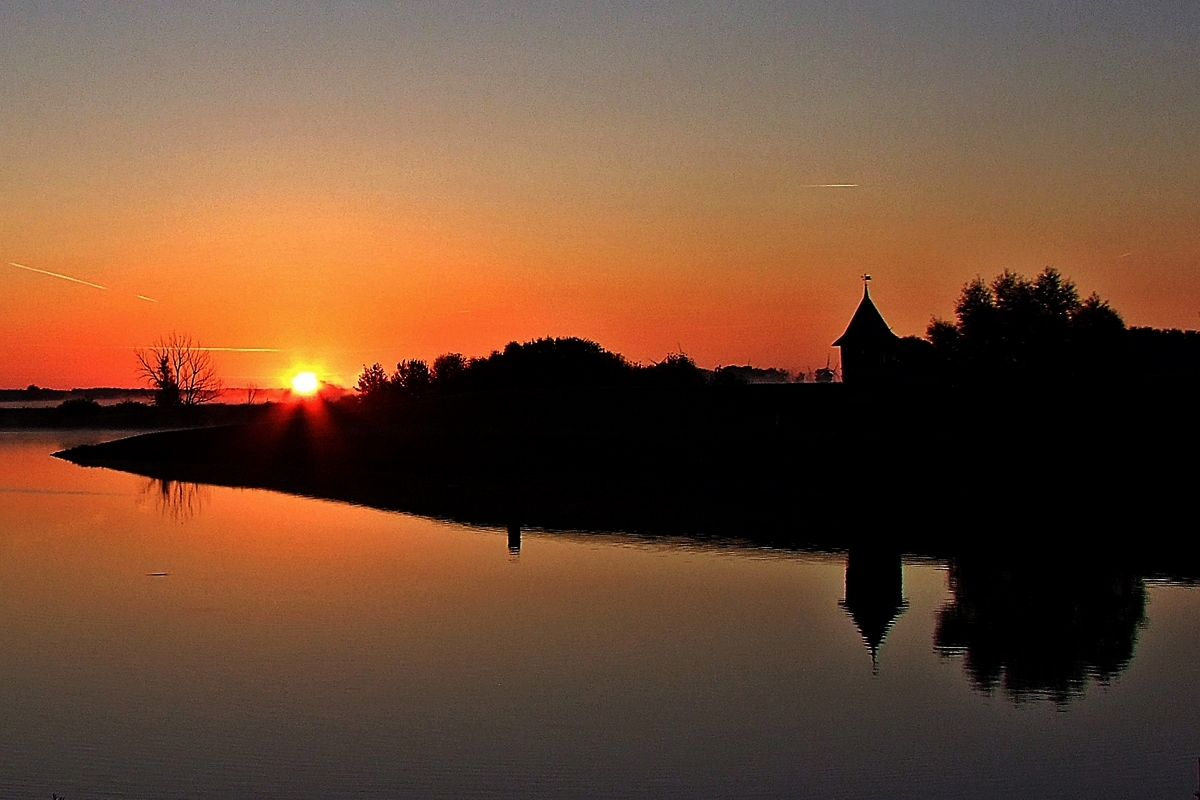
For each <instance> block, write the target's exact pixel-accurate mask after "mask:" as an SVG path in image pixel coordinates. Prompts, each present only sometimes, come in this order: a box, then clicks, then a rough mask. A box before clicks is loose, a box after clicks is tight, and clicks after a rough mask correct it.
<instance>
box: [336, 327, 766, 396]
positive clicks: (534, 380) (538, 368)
mask: <svg viewBox="0 0 1200 800" xmlns="http://www.w3.org/2000/svg"><path fill="white" fill-rule="evenodd" d="M746 370H749V371H751V372H752V373H753V374H754V375H755V377H757V378H760V380H758V381H755V382H768V381H766V380H765V379H762V378H763V376H767V377H770V378H773V379H776V380H778V379H782V380H786V379H787V378H788V374H787V373H786V372H783V371H782V370H765V369H755V368H753V367H736V368H725V371H724V372H722V371H717V372H716V373H714V372H709V371H708V370H705V369H702V368H701V367H698V366H697V365H696V362H694V361H693V360H692V359H691V358H689V357H688V356H687V355H686V354H684V353H672V354H670V355H668V356H667V357H666V358H664V359H663V360H662V361H658V362H656V363H653V364H650V365H648V366H641V365H637V364H631V363H630V362H629V361H627V360H626V359H625V357H624V356H622V355H620V354H618V353H613V352H611V351H609V350H606V349H604V348H603V347H601V346H600V345H599V344H597V343H596V342H593V341H590V340H588V339H580V338H576V337H567V338H557V339H556V338H544V339H535V340H533V341H530V342H524V343H521V342H509V343H508V344H507V345H505V347H504V349H503V350H497V351H494V352H492V353H491V354H490V355H488V356H484V357H482V358H471V359H467V358H464V357H463V355H462V354H461V353H446V354H444V355H441V356H438V357H437V358H436V359H434V362H433V367H432V368H430V367H429V366H428V365H426V363H425V362H424V361H419V360H411V361H401V362H400V363H399V364H397V365H396V371H395V372H394V373H392V374H391V375H388V374H387V372H386V371H385V370H384V368H383V367H382V366H381V365H380V364H372V365H371V366H369V367H364V368H363V371H362V373H361V374H360V375H359V377H358V384H357V386H356V388H357V389H358V392H359V395H360V396H361V397H363V398H364V399H366V400H367V401H368V402H369V403H376V402H394V401H403V400H405V399H408V398H416V397H422V396H424V395H427V394H432V395H449V394H459V393H463V392H479V391H498V390H512V389H536V388H580V387H602V386H606V387H612V386H675V387H693V388H698V387H702V386H707V385H709V384H713V383H717V384H720V383H745V382H746V381H745V380H744V379H742V378H741V377H740V375H739V371H746Z"/></svg>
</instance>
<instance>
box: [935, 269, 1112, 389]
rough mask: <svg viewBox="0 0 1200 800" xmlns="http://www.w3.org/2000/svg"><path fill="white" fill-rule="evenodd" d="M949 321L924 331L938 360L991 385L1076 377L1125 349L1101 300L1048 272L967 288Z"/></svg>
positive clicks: (981, 282)
mask: <svg viewBox="0 0 1200 800" xmlns="http://www.w3.org/2000/svg"><path fill="white" fill-rule="evenodd" d="M954 312H955V318H956V319H955V321H953V322H950V321H947V320H941V319H934V320H933V321H932V322H931V323H930V324H929V327H928V329H927V330H926V338H927V339H928V340H929V342H930V343H932V344H933V347H934V350H935V351H936V353H937V355H938V356H939V358H940V359H941V360H942V362H943V363H945V364H947V365H949V366H950V367H951V368H952V369H953V370H955V371H957V372H958V373H960V374H966V375H969V376H973V377H984V376H987V377H995V378H1039V379H1047V378H1052V377H1056V378H1066V377H1081V376H1082V375H1083V374H1090V373H1094V372H1095V371H1097V370H1098V369H1102V368H1103V367H1104V365H1105V364H1106V363H1108V362H1109V360H1110V359H1111V358H1113V357H1115V356H1116V355H1117V351H1118V350H1119V348H1120V347H1121V345H1122V343H1123V336H1122V335H1123V334H1124V332H1125V322H1124V320H1122V319H1121V315H1120V314H1118V313H1117V312H1116V310H1114V309H1113V308H1112V307H1111V306H1110V305H1109V304H1108V302H1107V301H1105V300H1102V299H1100V297H1099V296H1098V295H1096V294H1092V295H1091V296H1089V297H1087V298H1086V299H1082V300H1081V299H1080V297H1079V292H1078V290H1077V289H1076V287H1075V284H1074V283H1073V282H1071V281H1070V280H1069V279H1067V278H1064V277H1063V276H1062V274H1061V273H1059V271H1058V270H1056V269H1054V268H1053V267H1047V268H1046V269H1044V270H1042V272H1040V273H1039V274H1038V275H1037V276H1035V277H1034V278H1033V279H1029V278H1026V277H1025V276H1023V275H1020V274H1018V273H1016V272H1011V271H1008V270H1005V271H1004V272H1003V273H1001V274H1000V275H998V276H996V278H994V279H993V280H992V281H991V283H985V282H984V280H983V278H982V277H979V278H976V279H975V280H973V281H971V282H970V283H968V284H966V285H965V286H964V287H963V289H962V292H961V294H960V295H959V298H958V302H957V303H956V304H955V307H954Z"/></svg>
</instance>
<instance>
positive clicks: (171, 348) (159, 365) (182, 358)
mask: <svg viewBox="0 0 1200 800" xmlns="http://www.w3.org/2000/svg"><path fill="white" fill-rule="evenodd" d="M137 362H138V364H137V371H138V375H139V376H140V377H141V378H142V379H143V380H145V381H146V383H147V384H149V386H150V388H152V389H154V390H155V392H157V395H156V397H155V402H156V403H157V404H158V405H160V406H194V405H199V404H200V403H207V402H210V401H212V400H215V399H217V397H218V396H220V394H221V381H220V380H219V379H218V378H217V372H216V368H215V367H214V366H213V363H212V354H211V353H210V352H209V351H208V350H205V349H204V348H203V347H201V346H200V343H199V342H196V341H193V340H192V337H191V336H188V335H187V334H179V333H172V334H171V335H170V336H168V337H166V338H163V339H159V340H158V342H157V343H156V344H155V345H154V346H153V347H150V348H149V349H146V350H138V351H137Z"/></svg>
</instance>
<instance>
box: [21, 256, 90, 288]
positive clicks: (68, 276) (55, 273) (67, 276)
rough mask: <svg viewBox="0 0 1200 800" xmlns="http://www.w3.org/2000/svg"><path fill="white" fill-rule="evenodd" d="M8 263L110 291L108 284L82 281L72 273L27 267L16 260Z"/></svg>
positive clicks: (52, 276)
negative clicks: (73, 276) (72, 275)
mask: <svg viewBox="0 0 1200 800" xmlns="http://www.w3.org/2000/svg"><path fill="white" fill-rule="evenodd" d="M8 263H9V264H10V265H11V266H14V267H16V268H17V269H26V270H29V271H30V272H36V273H39V274H41V275H49V276H50V277H51V278H62V279H63V280H64V281H70V282H71V283H82V284H83V285H84V286H91V287H92V288H93V289H103V290H104V291H106V292H107V291H108V287H107V286H101V285H100V284H98V283H92V282H90V281H81V280H79V278H72V277H71V276H70V275H60V274H59V273H57V272H50V271H49V270H45V269H36V268H34V267H27V266H25V265H24V264H18V263H17V262H15V261H10V262H8Z"/></svg>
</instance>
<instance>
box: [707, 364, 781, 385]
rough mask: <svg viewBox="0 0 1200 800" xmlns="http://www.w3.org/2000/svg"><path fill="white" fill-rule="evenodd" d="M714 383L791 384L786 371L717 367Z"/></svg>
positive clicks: (714, 371)
mask: <svg viewBox="0 0 1200 800" xmlns="http://www.w3.org/2000/svg"><path fill="white" fill-rule="evenodd" d="M713 381H714V383H717V384H718V385H720V384H745V383H791V382H792V375H791V373H790V372H788V371H787V370H782V369H776V368H774V367H768V368H766V369H763V368H762V367H751V366H745V367H739V366H729V367H717V368H716V369H715V370H713Z"/></svg>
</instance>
